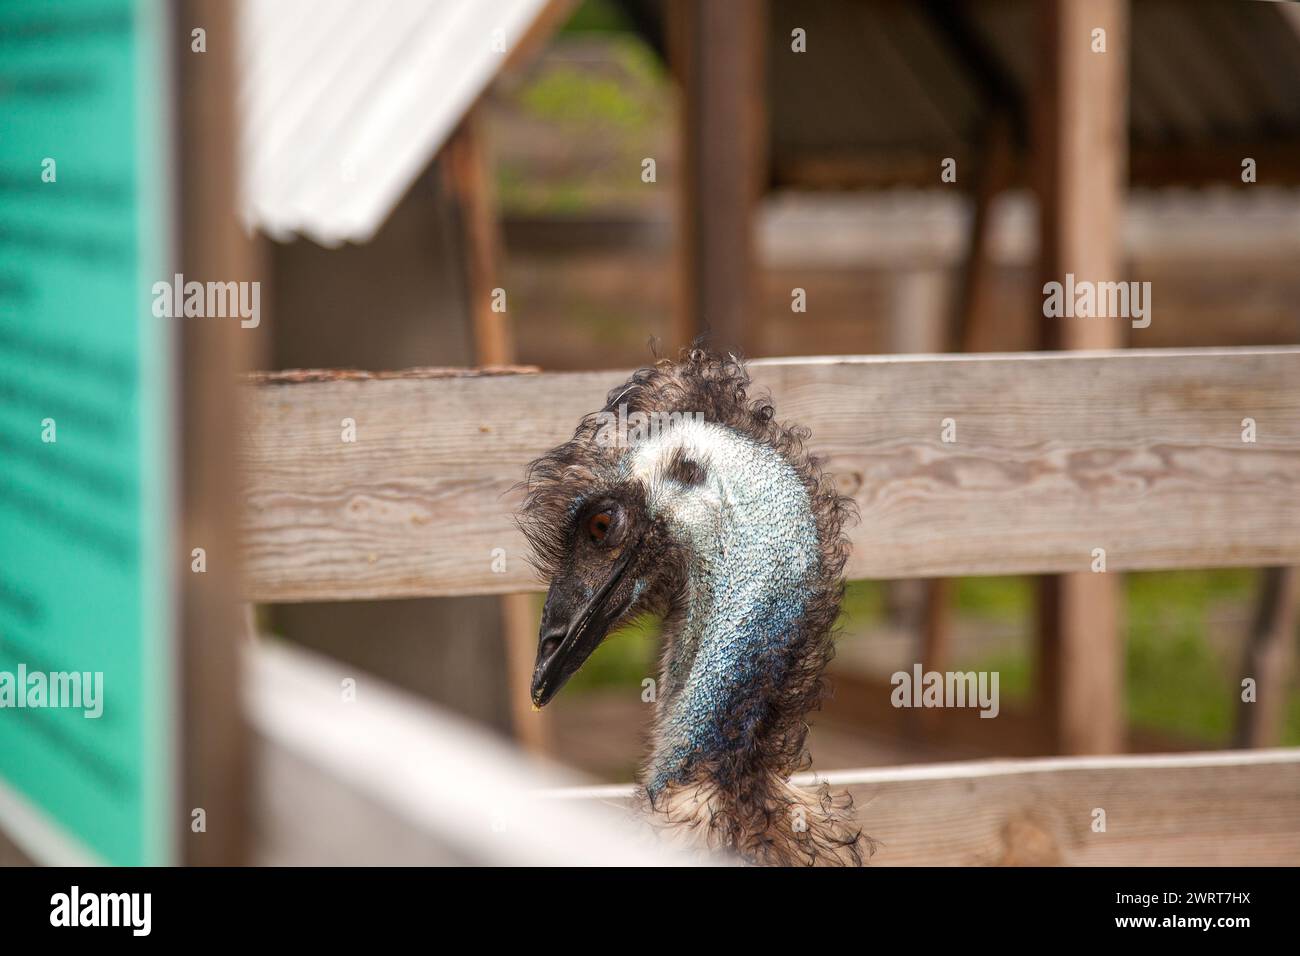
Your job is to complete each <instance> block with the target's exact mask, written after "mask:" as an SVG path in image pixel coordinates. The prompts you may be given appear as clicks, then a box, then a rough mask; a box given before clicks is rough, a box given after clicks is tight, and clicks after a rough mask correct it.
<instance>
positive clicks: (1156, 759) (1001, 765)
mask: <svg viewBox="0 0 1300 956" xmlns="http://www.w3.org/2000/svg"><path fill="white" fill-rule="evenodd" d="M1275 763H1300V747H1276V748H1273V749H1269V750H1229V751H1207V752H1201V753H1185V754H1184V753H1179V754H1121V755H1115V756H1106V757H1030V758H1026V759H1021V760H967V761H960V762H953V763H931V764H911V765H908V766H904V767H865V768H861V769H856V770H832V771H830V772H828V773H822V774H817V773H801V774H797V775H795V777H794V782H795V783H797V784H800V785H802V786H808V785H810V784H814V783H818V782H824V783H829V784H830V785H831V786H838V787H843V786H850V785H855V784H872V783H906V782H909V781H920V780H971V779H975V778H978V777H1009V776H1018V775H1026V774H1038V773H1056V772H1058V771H1062V770H1066V771H1069V770H1128V769H1133V770H1164V769H1172V770H1179V769H1193V768H1198V767H1241V766H1258V765H1260V764H1275ZM634 792H635V788H634V787H633V785H631V784H609V785H606V786H597V787H563V788H558V789H552V790H544V791H539V792H538V793H537V794H536V795H537V796H538V797H545V798H548V799H559V800H629V799H631V798H632V795H633V794H634Z"/></svg>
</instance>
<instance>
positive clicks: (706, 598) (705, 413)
mask: <svg viewBox="0 0 1300 956" xmlns="http://www.w3.org/2000/svg"><path fill="white" fill-rule="evenodd" d="M748 386H749V378H748V375H747V374H746V372H745V371H744V369H743V368H742V367H741V365H740V364H739V363H738V362H737V361H736V360H735V359H734V358H720V357H716V356H712V355H709V354H707V353H705V352H703V351H701V350H698V349H697V350H695V351H693V352H691V353H690V354H689V355H688V356H687V357H686V358H685V359H684V360H683V361H681V362H672V361H661V362H659V363H658V364H657V365H655V366H653V367H650V368H644V369H641V370H640V371H638V372H636V373H635V374H634V375H633V376H632V377H631V379H630V380H629V381H628V382H627V383H626V384H625V385H623V386H620V387H619V388H615V389H614V390H613V391H611V392H610V393H609V396H608V400H607V402H606V405H605V407H604V409H603V410H602V411H600V412H597V413H595V414H593V415H589V416H587V417H586V418H584V419H583V420H582V422H581V423H580V424H579V426H578V428H577V431H576V432H575V434H574V436H573V438H572V439H570V440H569V441H568V442H565V443H564V444H563V445H560V446H559V447H558V448H555V449H554V450H552V451H551V452H550V453H549V454H547V455H545V456H543V457H542V458H540V459H538V460H537V461H536V462H534V463H533V464H532V466H531V468H530V470H529V475H528V481H527V496H526V499H525V504H524V508H523V511H522V513H521V515H520V524H521V527H522V529H523V530H524V532H525V534H526V535H527V537H528V539H529V541H530V543H531V545H532V550H533V556H534V563H535V565H536V566H537V567H538V569H539V571H540V572H541V574H542V575H543V576H544V577H545V578H547V579H549V582H550V588H549V592H548V594H547V598H546V604H545V608H544V610H543V613H542V626H541V633H540V635H539V644H538V653H537V664H536V669H535V672H534V676H533V683H532V697H533V702H534V704H536V705H537V706H543V705H545V704H546V703H547V702H549V701H550V700H551V699H552V698H553V697H554V696H555V694H556V692H557V691H558V690H559V689H560V687H561V686H563V684H564V683H565V682H566V681H567V680H568V679H569V678H570V677H571V676H572V675H573V674H574V673H575V672H576V671H577V670H578V668H579V667H580V666H581V665H582V663H583V662H584V661H585V660H586V659H587V658H588V657H589V656H590V655H591V653H592V652H593V651H594V650H595V649H596V647H597V646H599V644H600V643H601V641H602V640H604V638H605V637H606V636H607V635H608V634H609V633H610V632H612V631H613V630H615V629H617V628H618V627H619V626H620V625H622V624H623V623H625V622H627V621H628V620H630V619H631V618H633V617H635V616H637V615H638V614H640V613H642V612H647V611H648V612H651V613H658V614H667V615H670V616H673V618H674V620H675V621H676V622H678V623H681V624H682V627H681V628H674V629H672V630H677V631H679V632H683V633H685V632H691V633H694V634H695V635H696V636H699V635H700V634H702V633H703V631H704V629H705V625H706V624H707V623H708V622H707V621H705V620H702V619H701V618H702V617H703V616H705V615H713V616H726V615H731V616H733V617H737V618H738V617H741V616H744V615H750V614H757V613H761V614H763V615H764V616H765V617H766V618H767V621H766V624H767V625H769V626H768V630H771V629H772V628H773V627H779V628H780V629H783V630H784V631H786V632H787V633H786V635H785V636H786V637H791V636H798V635H799V634H802V635H805V636H806V635H808V634H810V633H812V632H817V635H818V637H820V636H822V635H825V634H826V633H827V632H828V631H829V630H830V627H831V625H832V623H833V621H834V618H835V615H836V612H837V611H838V606H839V597H840V593H841V585H840V581H839V575H840V570H841V568H842V566H843V563H844V557H845V553H846V544H845V542H844V539H843V537H842V535H841V525H842V521H843V519H844V516H845V512H846V509H847V507H848V504H847V502H846V500H845V499H843V498H841V497H840V496H839V495H837V494H836V493H835V491H834V490H833V488H832V487H831V484H830V481H829V480H828V479H826V478H824V477H823V476H822V474H821V472H820V469H819V467H818V465H817V463H816V462H815V461H813V460H812V459H810V458H809V457H808V456H807V455H805V454H804V453H803V451H802V442H803V440H804V438H805V433H803V432H802V431H801V430H799V429H791V428H784V427H782V426H780V425H778V424H776V423H775V422H774V421H773V409H772V406H771V405H770V403H768V402H766V401H764V400H757V401H751V400H750V399H749V398H748V396H747V389H748ZM734 623H736V624H737V625H740V624H743V623H745V622H743V621H740V620H736V621H734ZM759 623H764V622H759ZM692 628H693V631H692V630H691V629H692ZM761 631H763V628H762V627H758V628H757V632H761ZM757 632H756V631H755V629H754V628H750V629H749V633H751V635H755V636H758V637H761V636H762V634H760V633H757ZM769 636H771V635H769ZM733 643H734V642H733ZM788 643H789V642H787V645H788ZM796 643H797V642H796ZM824 643H826V644H827V645H828V644H829V641H826V642H824ZM740 650H741V651H744V650H745V648H744V647H741V648H740ZM770 650H772V648H771V647H764V646H758V642H755V646H754V647H753V648H752V653H749V654H748V655H742V657H744V658H745V659H744V660H741V661H738V662H736V663H738V664H740V665H748V667H746V666H741V667H740V671H742V672H743V671H746V670H752V669H753V667H754V666H757V665H758V664H759V663H766V664H770V665H774V666H775V667H776V669H777V670H778V671H780V670H783V669H785V668H784V666H783V662H780V661H773V660H771V659H770V658H771V655H770V654H766V655H765V654H764V652H766V651H770ZM760 657H763V658H764V661H759V658H760ZM691 663H693V661H685V665H689V664H691ZM818 663H821V661H819V662H818ZM678 670H679V673H676V674H671V673H670V674H665V677H666V678H667V679H668V686H667V687H666V688H665V690H667V691H668V692H669V693H671V692H673V691H674V690H678V689H680V688H679V687H678V686H677V685H678V684H680V683H681V682H682V681H684V679H685V670H684V669H683V668H679V669H678ZM750 676H752V677H753V678H754V679H758V677H759V676H760V675H758V674H750ZM676 678H680V679H681V680H677V679H676ZM804 683H807V682H806V681H804Z"/></svg>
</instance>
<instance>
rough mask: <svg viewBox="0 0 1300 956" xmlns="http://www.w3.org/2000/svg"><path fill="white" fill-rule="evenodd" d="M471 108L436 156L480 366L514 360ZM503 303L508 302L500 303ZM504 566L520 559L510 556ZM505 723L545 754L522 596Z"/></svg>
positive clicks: (487, 181) (507, 623) (487, 166)
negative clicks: (452, 204)
mask: <svg viewBox="0 0 1300 956" xmlns="http://www.w3.org/2000/svg"><path fill="white" fill-rule="evenodd" d="M481 127H482V123H481V118H480V116H479V113H478V110H477V108H475V109H471V110H470V111H469V113H468V114H466V116H465V119H464V120H463V121H462V122H461V125H460V127H459V128H458V129H457V130H456V132H455V134H454V135H453V136H452V138H451V139H450V140H449V141H448V143H447V146H446V148H445V150H444V153H443V157H444V162H445V163H446V170H447V178H448V184H449V186H450V192H451V194H452V195H453V196H454V197H455V201H456V207H457V212H458V215H459V218H460V224H461V236H462V241H463V246H464V249H465V277H466V288H467V290H468V297H467V298H468V300H469V309H470V320H471V322H472V326H473V332H474V357H475V361H476V362H477V363H478V364H479V365H508V364H510V363H511V362H513V361H514V358H515V346H514V336H513V334H512V332H511V328H510V322H509V316H508V313H507V312H504V311H496V310H495V309H494V308H493V289H495V288H497V282H498V280H499V279H500V274H501V273H500V270H501V240H500V232H501V231H500V228H499V224H498V222H497V214H496V202H495V198H494V191H493V188H492V165H491V163H490V162H489V159H488V155H487V151H486V146H485V144H484V140H483V134H482V128H481ZM506 301H507V305H508V302H509V300H508V299H507V300H506ZM511 560H516V561H518V560H522V555H514V556H512V558H511ZM501 626H502V631H503V633H504V635H505V646H506V668H507V683H508V685H509V691H508V692H509V695H510V715H511V723H512V725H513V727H514V731H515V736H516V738H517V739H518V740H519V742H520V743H521V744H522V745H523V746H524V747H526V748H527V749H529V750H532V751H535V752H544V751H546V750H547V749H548V748H549V746H550V736H551V735H550V732H549V727H550V719H549V712H535V711H534V710H533V708H532V698H531V697H530V695H529V689H530V686H531V684H532V676H533V664H534V662H535V661H536V658H537V627H538V620H537V614H536V612H535V610H534V606H533V598H532V596H531V595H529V594H506V595H503V596H502V597H501Z"/></svg>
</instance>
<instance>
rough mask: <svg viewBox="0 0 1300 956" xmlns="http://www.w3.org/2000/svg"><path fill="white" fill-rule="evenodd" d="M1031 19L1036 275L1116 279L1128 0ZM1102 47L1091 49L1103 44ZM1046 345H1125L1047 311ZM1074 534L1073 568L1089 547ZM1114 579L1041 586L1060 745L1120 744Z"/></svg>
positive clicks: (1076, 2)
mask: <svg viewBox="0 0 1300 956" xmlns="http://www.w3.org/2000/svg"><path fill="white" fill-rule="evenodd" d="M1036 11H1037V15H1038V24H1037V26H1038V44H1037V46H1038V51H1039V60H1038V62H1039V75H1038V80H1037V87H1036V101H1035V104H1034V116H1033V128H1034V151H1035V160H1036V163H1037V170H1036V172H1037V185H1038V195H1039V220H1040V226H1039V228H1040V232H1039V242H1040V246H1039V255H1040V271H1041V276H1042V281H1043V282H1048V281H1056V282H1062V283H1063V282H1064V281H1065V277H1066V274H1067V273H1073V274H1074V276H1075V279H1076V281H1084V280H1087V281H1093V282H1096V281H1118V279H1119V272H1120V268H1121V265H1122V263H1121V255H1122V248H1121V227H1122V218H1123V195H1124V185H1125V182H1126V177H1127V144H1128V121H1127V104H1128V62H1127V60H1128V3H1127V0H1044V2H1043V3H1041V4H1039V5H1038V6H1037V7H1036ZM1098 30H1103V31H1105V32H1104V44H1105V50H1104V52H1099V51H1097V50H1095V49H1094V47H1096V46H1098V45H1099V44H1100V42H1102V34H1099V33H1097V32H1096V31H1098ZM1042 322H1043V325H1042V341H1043V345H1044V347H1047V348H1068V349H1106V348H1118V347H1120V346H1122V345H1123V342H1124V331H1125V324H1124V323H1125V320H1124V319H1122V318H1047V317H1044V318H1043V320H1042ZM1105 546H1106V542H1104V541H1098V542H1095V543H1094V542H1080V550H1079V565H1080V568H1084V567H1088V565H1089V562H1090V554H1091V551H1092V548H1093V547H1103V548H1104V547H1105ZM1117 585H1118V582H1117V580H1116V578H1114V577H1113V576H1111V575H1109V574H1105V573H1092V572H1090V571H1081V572H1080V573H1074V574H1063V575H1058V576H1056V577H1053V578H1048V579H1046V580H1045V581H1044V582H1043V583H1042V585H1041V612H1042V615H1041V616H1042V620H1041V622H1040V624H1041V628H1040V635H1039V637H1040V642H1039V651H1040V653H1039V665H1040V688H1041V692H1042V694H1043V699H1042V703H1043V705H1044V706H1045V708H1046V714H1045V716H1046V717H1047V719H1048V720H1049V722H1050V725H1051V726H1052V728H1053V730H1054V736H1055V739H1056V741H1057V749H1058V751H1059V752H1062V753H1068V754H1086V753H1108V752H1114V751H1117V750H1120V749H1121V748H1122V746H1123V739H1124V727H1123V715H1122V705H1123V701H1122V691H1123V648H1122V645H1121V641H1120V633H1119V601H1120V596H1119V593H1118V587H1117Z"/></svg>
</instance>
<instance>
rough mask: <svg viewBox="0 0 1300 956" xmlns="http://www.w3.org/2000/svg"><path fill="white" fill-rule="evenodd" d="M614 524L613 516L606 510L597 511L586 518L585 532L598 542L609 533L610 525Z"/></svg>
mask: <svg viewBox="0 0 1300 956" xmlns="http://www.w3.org/2000/svg"><path fill="white" fill-rule="evenodd" d="M613 524H614V516H613V515H612V514H610V513H609V512H608V511H598V512H596V513H595V514H594V515H592V516H591V517H590V518H588V519H587V534H589V535H591V540H592V541H594V542H596V543H597V544H600V542H602V541H604V540H605V536H606V535H608V534H609V529H610V527H611V526H612V525H613Z"/></svg>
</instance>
